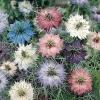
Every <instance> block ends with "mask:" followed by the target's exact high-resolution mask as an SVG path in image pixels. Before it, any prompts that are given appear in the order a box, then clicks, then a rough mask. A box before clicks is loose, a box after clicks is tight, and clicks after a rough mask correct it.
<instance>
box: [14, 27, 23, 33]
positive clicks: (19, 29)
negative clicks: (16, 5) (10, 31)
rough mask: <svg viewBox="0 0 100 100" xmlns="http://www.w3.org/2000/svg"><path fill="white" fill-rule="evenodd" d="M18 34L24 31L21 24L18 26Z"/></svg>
mask: <svg viewBox="0 0 100 100" xmlns="http://www.w3.org/2000/svg"><path fill="white" fill-rule="evenodd" d="M16 31H17V34H22V33H23V31H24V30H23V28H22V27H21V26H20V25H19V26H18V27H17V30H16Z"/></svg>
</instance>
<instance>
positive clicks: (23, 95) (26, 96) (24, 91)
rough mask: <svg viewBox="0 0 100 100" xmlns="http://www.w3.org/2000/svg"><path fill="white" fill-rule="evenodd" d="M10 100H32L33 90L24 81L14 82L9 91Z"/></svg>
mask: <svg viewBox="0 0 100 100" xmlns="http://www.w3.org/2000/svg"><path fill="white" fill-rule="evenodd" d="M9 95H10V99H11V100H34V89H33V87H32V85H31V84H30V83H27V82H25V81H20V82H15V84H14V85H13V86H11V89H10V90H9Z"/></svg>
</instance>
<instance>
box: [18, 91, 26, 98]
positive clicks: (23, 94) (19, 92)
mask: <svg viewBox="0 0 100 100" xmlns="http://www.w3.org/2000/svg"><path fill="white" fill-rule="evenodd" d="M25 94H26V93H25V91H24V90H19V91H18V95H19V96H20V97H23V96H25Z"/></svg>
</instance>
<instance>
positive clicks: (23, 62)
mask: <svg viewBox="0 0 100 100" xmlns="http://www.w3.org/2000/svg"><path fill="white" fill-rule="evenodd" d="M36 52H37V49H36V47H32V44H30V45H26V46H25V45H20V46H19V47H18V50H17V51H15V63H17V64H18V68H19V69H20V70H21V69H24V70H26V69H27V68H28V67H31V66H32V64H33V63H35V61H36V60H37V58H38V55H37V53H36Z"/></svg>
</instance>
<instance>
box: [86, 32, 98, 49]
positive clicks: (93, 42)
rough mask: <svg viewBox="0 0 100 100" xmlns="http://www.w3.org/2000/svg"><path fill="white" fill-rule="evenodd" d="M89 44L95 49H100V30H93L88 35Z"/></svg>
mask: <svg viewBox="0 0 100 100" xmlns="http://www.w3.org/2000/svg"><path fill="white" fill-rule="evenodd" d="M87 45H88V46H90V47H92V48H93V49H95V50H100V32H98V33H96V32H93V33H91V34H90V35H89V36H88V41H87Z"/></svg>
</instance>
